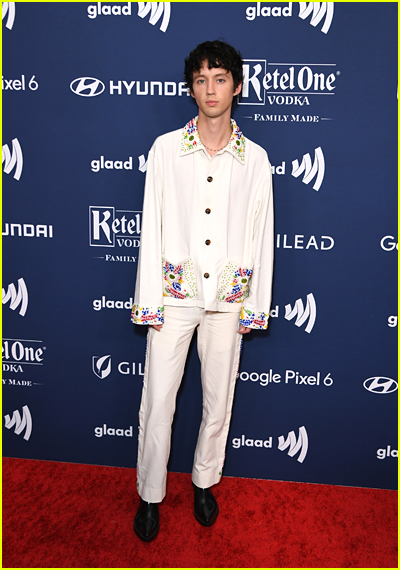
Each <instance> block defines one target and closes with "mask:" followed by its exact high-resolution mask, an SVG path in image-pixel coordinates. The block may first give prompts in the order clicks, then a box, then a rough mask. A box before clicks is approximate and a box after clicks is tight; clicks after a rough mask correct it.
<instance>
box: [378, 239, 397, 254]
mask: <svg viewBox="0 0 400 570" xmlns="http://www.w3.org/2000/svg"><path fill="white" fill-rule="evenodd" d="M394 239H395V238H394V237H393V236H385V237H383V238H382V239H381V248H382V249H383V250H384V251H393V250H394V249H397V250H398V249H399V244H398V242H397V241H393V240H394Z"/></svg>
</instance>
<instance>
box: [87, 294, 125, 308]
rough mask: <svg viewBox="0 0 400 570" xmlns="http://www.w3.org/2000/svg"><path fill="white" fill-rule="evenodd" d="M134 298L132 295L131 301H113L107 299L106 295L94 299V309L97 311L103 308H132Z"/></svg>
mask: <svg viewBox="0 0 400 570" xmlns="http://www.w3.org/2000/svg"><path fill="white" fill-rule="evenodd" d="M132 306H133V298H132V297H130V298H129V301H111V300H106V297H105V295H103V296H102V298H101V299H95V300H94V301H93V309H94V310H95V311H101V310H102V309H128V310H129V311H131V310H132Z"/></svg>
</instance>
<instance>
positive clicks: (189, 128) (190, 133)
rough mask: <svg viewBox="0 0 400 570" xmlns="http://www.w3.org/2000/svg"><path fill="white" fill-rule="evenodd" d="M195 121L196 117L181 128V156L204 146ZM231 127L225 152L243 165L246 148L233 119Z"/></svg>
mask: <svg viewBox="0 0 400 570" xmlns="http://www.w3.org/2000/svg"><path fill="white" fill-rule="evenodd" d="M197 119H198V117H195V118H194V119H192V120H191V121H189V123H188V124H187V125H185V127H184V128H183V131H182V138H181V155H183V154H188V153H190V152H194V151H196V150H201V149H204V145H203V143H202V142H201V140H200V137H199V131H198V129H197ZM231 126H232V136H231V138H230V141H229V143H228V145H227V146H226V148H225V150H227V151H228V152H230V153H231V154H232V155H233V156H234V157H235V158H237V159H238V160H239V162H241V163H242V164H244V157H245V146H246V142H245V138H244V136H243V134H242V132H241V130H240V129H239V127H238V126H237V124H236V122H235V121H234V119H231Z"/></svg>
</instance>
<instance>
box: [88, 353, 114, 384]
mask: <svg viewBox="0 0 400 570" xmlns="http://www.w3.org/2000/svg"><path fill="white" fill-rule="evenodd" d="M92 370H93V372H94V373H95V374H96V376H97V377H98V378H100V380H104V378H107V376H108V375H109V374H110V372H111V355H110V354H107V355H106V356H93V357H92Z"/></svg>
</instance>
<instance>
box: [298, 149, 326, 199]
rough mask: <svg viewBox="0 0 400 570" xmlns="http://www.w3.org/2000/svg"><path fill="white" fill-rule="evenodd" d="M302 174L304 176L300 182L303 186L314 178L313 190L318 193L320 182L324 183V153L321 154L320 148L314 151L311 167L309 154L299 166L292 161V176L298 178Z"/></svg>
mask: <svg viewBox="0 0 400 570" xmlns="http://www.w3.org/2000/svg"><path fill="white" fill-rule="evenodd" d="M303 172H304V175H303V180H302V182H303V183H304V184H309V183H310V182H311V180H312V179H313V178H314V177H315V176H316V179H315V182H314V186H313V188H314V190H316V191H317V192H318V190H319V189H320V188H321V184H322V182H323V181H324V175H325V159H324V153H323V152H322V148H321V147H320V146H319V147H318V148H316V149H315V157H314V164H313V165H311V156H310V155H309V153H307V154H305V155H304V156H303V160H302V162H301V164H299V161H298V160H293V162H292V176H294V177H295V178H298V177H299V176H300V175H301V174H303Z"/></svg>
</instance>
